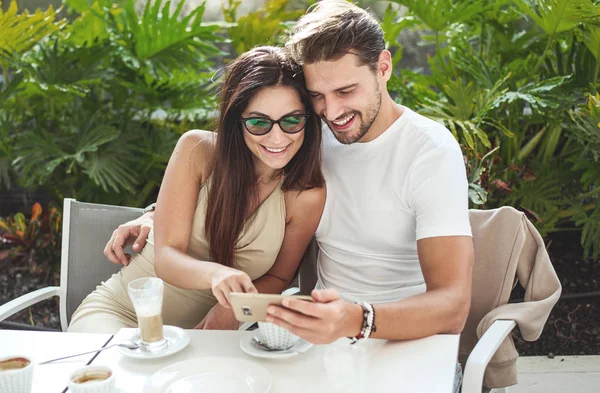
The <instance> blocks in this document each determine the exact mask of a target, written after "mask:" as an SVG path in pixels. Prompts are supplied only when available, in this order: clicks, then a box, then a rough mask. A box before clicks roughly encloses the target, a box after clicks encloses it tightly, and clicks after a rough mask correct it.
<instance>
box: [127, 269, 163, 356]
mask: <svg viewBox="0 0 600 393" xmlns="http://www.w3.org/2000/svg"><path fill="white" fill-rule="evenodd" d="M163 291H164V283H163V281H162V280H161V279H160V278H157V277H144V278H138V279H137V280H133V281H131V282H130V283H129V285H128V287H127V292H128V293H129V297H130V298H131V301H132V303H133V307H134V308H135V313H136V315H137V320H138V326H139V329H140V338H141V342H140V344H141V349H142V350H143V351H149V352H158V351H162V350H163V349H164V348H166V346H167V344H168V343H167V340H166V339H165V338H164V335H163V319H162V304H163Z"/></svg>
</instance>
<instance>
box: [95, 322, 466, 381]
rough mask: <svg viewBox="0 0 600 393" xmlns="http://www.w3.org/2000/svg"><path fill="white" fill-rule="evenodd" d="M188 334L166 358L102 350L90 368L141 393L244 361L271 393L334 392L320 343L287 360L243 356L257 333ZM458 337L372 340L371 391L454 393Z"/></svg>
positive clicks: (343, 341) (122, 333)
mask: <svg viewBox="0 0 600 393" xmlns="http://www.w3.org/2000/svg"><path fill="white" fill-rule="evenodd" d="M127 330H129V329H123V330H121V331H120V332H119V333H117V335H116V336H115V337H114V338H113V342H115V340H116V341H119V340H122V338H123V337H126V336H129V335H130V333H129V332H127ZM187 333H188V334H189V335H190V338H191V342H190V345H189V346H188V347H186V348H185V349H183V350H182V351H181V352H179V353H177V354H174V355H172V356H169V357H167V358H162V359H155V360H137V359H131V358H127V357H124V356H122V355H121V353H120V352H118V351H117V350H116V349H109V350H107V351H104V352H101V353H100V354H99V355H98V356H97V357H96V358H95V359H94V360H93V362H92V364H94V365H100V364H104V365H108V366H110V367H112V368H113V371H114V372H115V375H116V380H117V387H118V388H120V389H121V390H122V391H124V392H127V393H141V392H142V391H143V386H144V383H145V381H146V379H147V378H148V377H149V376H150V375H152V374H153V373H154V372H156V371H158V370H160V369H161V368H163V367H165V366H168V365H170V364H173V363H176V362H180V361H183V360H187V359H192V358H195V357H208V356H230V357H235V358H243V359H247V360H251V361H254V362H256V363H257V364H260V365H262V366H264V367H265V368H267V369H268V370H269V371H270V372H271V374H272V376H273V385H272V388H271V393H296V392H298V393H306V392H311V393H313V392H314V393H319V392H323V393H325V392H327V393H329V392H331V389H330V388H329V386H328V384H327V375H326V371H325V368H324V364H323V356H324V353H325V346H320V345H316V346H314V347H312V348H311V349H309V350H308V351H307V352H305V353H303V354H299V355H297V356H294V357H291V358H287V359H276V360H275V359H258V358H255V357H252V356H250V355H247V354H246V353H244V352H243V351H242V350H241V348H240V345H239V342H240V338H241V337H242V336H243V335H248V334H249V335H252V334H256V332H236V331H207V330H187ZM459 337H460V336H459V335H436V336H432V337H428V338H424V339H420V340H413V341H406V342H393V341H385V340H368V342H367V343H366V344H367V346H368V351H369V354H370V362H369V368H368V371H367V375H368V377H367V392H377V393H384V392H394V393H399V392H420V393H452V388H453V382H454V373H455V365H456V358H457V354H458V341H459ZM347 343H348V340H347V339H341V340H340V341H338V342H336V343H334V344H331V345H346V344H347Z"/></svg>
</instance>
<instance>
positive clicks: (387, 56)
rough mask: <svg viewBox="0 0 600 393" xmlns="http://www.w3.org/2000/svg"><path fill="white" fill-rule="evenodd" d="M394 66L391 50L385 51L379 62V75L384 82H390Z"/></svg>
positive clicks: (381, 54) (380, 55)
mask: <svg viewBox="0 0 600 393" xmlns="http://www.w3.org/2000/svg"><path fill="white" fill-rule="evenodd" d="M393 69H394V65H393V64H392V54H391V53H390V51H389V50H387V49H384V50H382V51H381V53H380V54H379V59H378V60H377V74H378V76H379V77H381V78H382V79H383V81H384V82H387V81H388V80H390V77H391V76H392V71H393Z"/></svg>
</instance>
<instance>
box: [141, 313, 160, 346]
mask: <svg viewBox="0 0 600 393" xmlns="http://www.w3.org/2000/svg"><path fill="white" fill-rule="evenodd" d="M138 324H139V326H140V336H142V341H144V342H147V343H154V342H157V341H160V340H162V339H163V320H162V315H160V314H159V315H152V316H149V317H147V316H143V317H138Z"/></svg>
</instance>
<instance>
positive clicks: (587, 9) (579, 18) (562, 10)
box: [514, 0, 600, 35]
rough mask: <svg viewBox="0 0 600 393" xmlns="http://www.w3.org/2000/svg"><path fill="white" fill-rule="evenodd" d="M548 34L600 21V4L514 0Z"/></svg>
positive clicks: (577, 0) (587, 0)
mask: <svg viewBox="0 0 600 393" xmlns="http://www.w3.org/2000/svg"><path fill="white" fill-rule="evenodd" d="M514 2H515V3H516V4H517V6H518V7H519V9H520V10H521V11H522V12H523V13H525V14H526V15H528V16H529V17H531V19H533V20H534V21H535V23H536V24H537V25H538V26H539V27H540V28H541V29H542V30H544V32H545V33H546V34H548V35H555V34H559V33H563V32H565V31H569V30H573V29H574V28H575V27H577V25H579V24H580V23H598V22H599V21H600V5H597V4H594V3H593V2H592V1H591V0H514Z"/></svg>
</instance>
